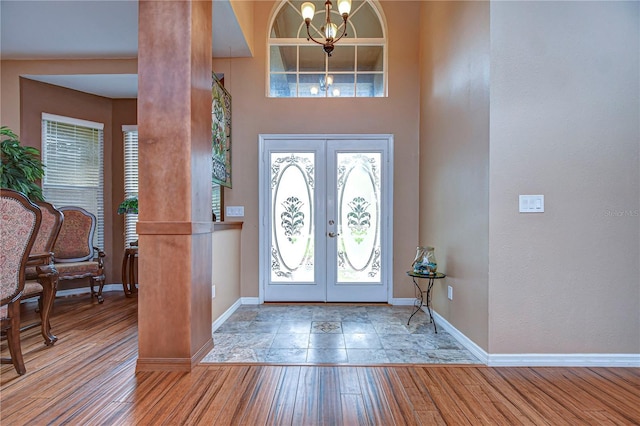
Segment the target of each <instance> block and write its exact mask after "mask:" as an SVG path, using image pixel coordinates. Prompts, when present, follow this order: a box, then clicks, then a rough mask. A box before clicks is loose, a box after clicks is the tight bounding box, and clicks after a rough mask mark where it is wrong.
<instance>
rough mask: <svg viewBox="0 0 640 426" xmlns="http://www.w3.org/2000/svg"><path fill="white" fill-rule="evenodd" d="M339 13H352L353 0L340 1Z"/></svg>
mask: <svg viewBox="0 0 640 426" xmlns="http://www.w3.org/2000/svg"><path fill="white" fill-rule="evenodd" d="M338 12H340V15H343V16H344V15H349V13H351V0H338Z"/></svg>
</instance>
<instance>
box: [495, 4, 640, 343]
mask: <svg viewBox="0 0 640 426" xmlns="http://www.w3.org/2000/svg"><path fill="white" fill-rule="evenodd" d="M639 6H640V4H639V3H637V2H526V3H525V2H495V3H491V125H490V132H491V144H490V164H491V172H490V226H489V229H490V233H489V241H490V249H489V264H490V269H489V312H490V315H489V352H490V353H529V352H535V353H591V352H597V353H640V267H639V263H640V248H639V244H640V217H639V216H638V212H639V209H640V205H639V204H640V183H639V180H640V178H639V173H640V172H639V169H640V162H639V146H638V145H639V141H640V134H639V132H640V130H639V117H640V110H639V90H640V88H639V76H640V69H639V66H638V56H639V55H640V46H639V43H640V41H639V40H640V34H639V21H640V18H639ZM518 194H544V195H545V213H543V214H520V213H518Z"/></svg>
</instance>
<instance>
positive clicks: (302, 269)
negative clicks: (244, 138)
mask: <svg viewBox="0 0 640 426" xmlns="http://www.w3.org/2000/svg"><path fill="white" fill-rule="evenodd" d="M392 148H393V138H392V136H390V135H324V136H308V135H261V136H260V159H261V160H260V217H261V221H260V262H259V265H260V281H261V287H260V298H261V300H263V301H268V302H270V301H274V302H275V301H298V302H303V301H305V302H318V301H320V302H325V301H326V302H386V301H388V300H389V298H390V284H389V281H390V277H391V276H392V274H391V257H392V256H391V241H392V238H391V232H392V230H391V223H392V222H391V218H390V216H391V206H392V205H393V204H392V201H393V200H392V193H391V189H392V187H393V186H392V170H391V169H392V161H391V157H392Z"/></svg>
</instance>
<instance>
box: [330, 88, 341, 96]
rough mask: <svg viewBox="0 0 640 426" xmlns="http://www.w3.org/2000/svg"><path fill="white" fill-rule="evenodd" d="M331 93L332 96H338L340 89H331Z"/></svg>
mask: <svg viewBox="0 0 640 426" xmlns="http://www.w3.org/2000/svg"><path fill="white" fill-rule="evenodd" d="M331 94H332V95H333V96H334V97H338V96H340V89H338V88H335V89H333V92H331Z"/></svg>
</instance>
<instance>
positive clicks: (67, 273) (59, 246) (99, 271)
mask: <svg viewBox="0 0 640 426" xmlns="http://www.w3.org/2000/svg"><path fill="white" fill-rule="evenodd" d="M59 210H60V211H61V212H62V214H63V215H64V220H63V221H62V228H61V229H60V233H59V234H58V239H57V240H56V242H55V245H54V247H53V255H54V257H53V261H54V265H55V268H56V270H57V271H58V274H59V276H58V279H59V280H60V281H64V280H76V279H81V278H89V279H90V283H89V284H90V286H91V297H92V298H93V296H96V297H97V299H98V303H102V302H104V299H103V297H102V288H103V287H104V281H105V276H104V257H105V253H104V252H103V251H102V250H100V249H99V248H97V247H94V246H93V236H94V234H95V230H96V217H95V216H94V215H93V214H92V213H90V212H88V211H86V210H84V209H82V208H80V207H60V208H59ZM96 285H98V286H99V288H98V292H97V293H96V292H95V290H94V286H96Z"/></svg>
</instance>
